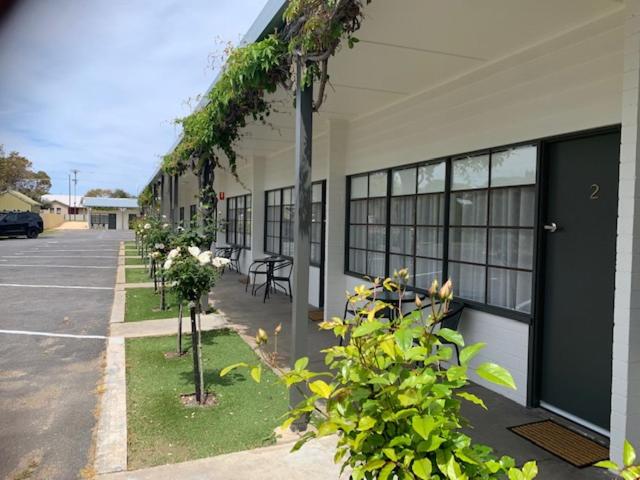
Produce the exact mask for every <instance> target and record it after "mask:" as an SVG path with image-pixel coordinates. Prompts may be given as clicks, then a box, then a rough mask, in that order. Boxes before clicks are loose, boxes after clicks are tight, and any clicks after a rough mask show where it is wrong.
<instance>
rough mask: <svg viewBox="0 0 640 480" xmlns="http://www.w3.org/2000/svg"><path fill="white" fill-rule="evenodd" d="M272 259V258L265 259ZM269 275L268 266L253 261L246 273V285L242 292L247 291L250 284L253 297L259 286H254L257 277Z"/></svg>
mask: <svg viewBox="0 0 640 480" xmlns="http://www.w3.org/2000/svg"><path fill="white" fill-rule="evenodd" d="M267 258H273V257H267ZM268 273H269V265H268V264H267V263H266V262H264V261H262V260H255V261H254V262H253V263H252V264H251V265H249V271H248V272H247V277H248V278H247V284H246V285H245V287H244V291H245V292H247V291H248V290H249V284H251V295H255V294H256V292H257V288H258V287H259V285H256V279H257V276H258V275H264V276H265V277H266V276H267V275H268Z"/></svg>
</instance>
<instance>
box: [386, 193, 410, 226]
mask: <svg viewBox="0 0 640 480" xmlns="http://www.w3.org/2000/svg"><path fill="white" fill-rule="evenodd" d="M414 205H415V197H400V198H392V199H391V223H392V224H393V225H413V221H414V215H413V210H414Z"/></svg>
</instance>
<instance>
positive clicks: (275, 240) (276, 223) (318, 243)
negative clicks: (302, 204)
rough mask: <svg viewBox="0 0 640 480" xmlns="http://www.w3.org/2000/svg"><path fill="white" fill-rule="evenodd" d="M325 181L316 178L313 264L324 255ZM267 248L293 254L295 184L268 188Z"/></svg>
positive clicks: (312, 226) (266, 212)
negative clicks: (318, 180) (293, 185)
mask: <svg viewBox="0 0 640 480" xmlns="http://www.w3.org/2000/svg"><path fill="white" fill-rule="evenodd" d="M323 183H324V182H314V183H313V184H312V186H311V188H312V200H311V201H312V205H311V208H312V214H311V258H310V262H311V264H312V265H316V266H319V265H320V263H321V257H322V235H323V231H324V204H325V201H324V187H323ZM265 200H266V201H265V238H264V239H265V243H264V249H265V252H267V253H270V254H273V255H283V256H285V257H292V256H293V254H294V251H295V246H294V242H293V227H294V218H293V214H294V207H295V198H294V188H293V187H286V188H278V189H276V190H268V191H267V192H265Z"/></svg>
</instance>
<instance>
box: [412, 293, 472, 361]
mask: <svg viewBox="0 0 640 480" xmlns="http://www.w3.org/2000/svg"><path fill="white" fill-rule="evenodd" d="M430 308H431V304H430V303H423V304H422V306H421V307H418V308H416V309H415V310H414V311H417V310H429V309H430ZM463 311H464V303H462V302H459V301H456V300H453V301H452V302H451V303H449V311H448V312H447V313H446V314H445V315H444V317H443V318H442V320H441V321H440V328H448V329H449V330H458V327H459V326H460V318H461V317H462V312H463ZM440 342H442V344H443V345H453V348H454V349H455V351H456V360H457V362H458V365H460V349H459V347H458V345H456V344H455V343H452V342H447V341H445V340H443V339H440Z"/></svg>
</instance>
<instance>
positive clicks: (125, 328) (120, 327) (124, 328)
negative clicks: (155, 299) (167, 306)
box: [111, 312, 229, 338]
mask: <svg viewBox="0 0 640 480" xmlns="http://www.w3.org/2000/svg"><path fill="white" fill-rule="evenodd" d="M201 322H202V331H203V332H204V331H207V330H216V329H219V328H229V324H228V323H227V321H226V320H225V318H224V317H223V316H222V315H218V314H209V315H203V316H202V319H201ZM177 328H178V318H177V317H176V318H163V319H161V320H143V321H141V322H125V323H114V324H112V325H111V334H112V335H117V336H121V337H125V338H136V337H162V336H165V335H175V334H176V330H177ZM182 333H184V334H188V333H191V323H190V320H189V315H188V312H187V315H185V317H183V319H182Z"/></svg>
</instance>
